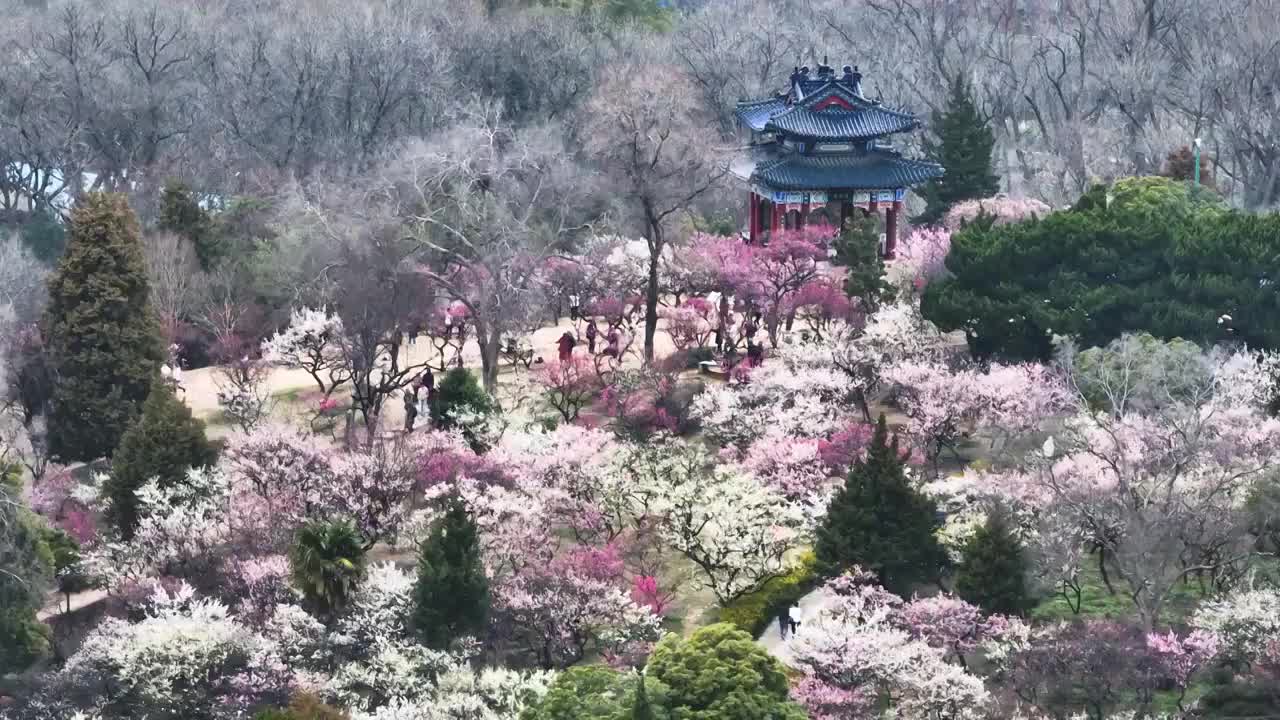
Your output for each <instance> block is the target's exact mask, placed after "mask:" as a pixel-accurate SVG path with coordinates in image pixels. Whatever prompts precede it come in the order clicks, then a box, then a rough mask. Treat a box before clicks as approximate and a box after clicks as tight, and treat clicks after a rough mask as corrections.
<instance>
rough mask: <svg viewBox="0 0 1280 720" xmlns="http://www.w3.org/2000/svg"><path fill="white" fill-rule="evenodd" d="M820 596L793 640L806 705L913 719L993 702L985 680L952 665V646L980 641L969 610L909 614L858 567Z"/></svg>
mask: <svg viewBox="0 0 1280 720" xmlns="http://www.w3.org/2000/svg"><path fill="white" fill-rule="evenodd" d="M819 592H820V593H821V595H820V603H819V606H818V610H817V611H816V613H810V614H809V615H808V617H806V619H805V622H804V623H802V624H801V626H800V628H799V630H798V631H797V632H795V633H794V634H793V635H792V637H791V639H790V640H789V641H788V649H789V650H790V652H791V653H792V656H793V657H794V658H795V661H796V664H797V665H798V666H799V668H800V669H801V670H802V671H803V672H804V673H805V678H806V681H807V682H808V685H807V686H805V688H804V689H803V690H802V691H801V692H800V697H801V699H806V698H807V699H808V702H809V703H812V704H813V706H815V707H816V708H818V709H821V708H822V707H823V706H826V705H828V704H833V705H835V706H836V707H839V708H844V707H846V706H853V707H859V706H865V705H866V704H869V703H879V702H886V703H888V704H889V705H891V706H893V707H894V708H896V709H897V711H898V712H899V713H900V714H901V715H903V716H907V717H977V716H980V715H979V714H980V713H981V711H982V709H983V707H984V706H985V705H987V703H988V702H989V700H990V697H989V695H988V693H987V690H986V689H985V688H984V687H983V683H982V680H981V679H980V678H978V677H977V676H974V675H971V674H969V673H968V672H967V671H966V670H965V669H964V668H962V667H959V666H957V665H953V664H951V663H948V662H946V660H945V655H946V653H947V652H948V649H947V648H946V647H944V646H945V645H946V641H947V640H958V638H959V637H961V636H965V637H968V636H969V635H970V634H972V635H973V636H974V637H975V639H976V638H977V637H978V636H979V632H972V633H971V631H972V626H973V624H972V623H971V622H970V620H972V618H973V617H974V614H973V613H970V612H968V610H967V608H963V607H957V608H948V609H946V610H945V611H943V609H942V606H941V604H938V603H934V604H931V605H928V606H921V607H920V608H918V610H916V611H912V612H908V613H907V614H906V615H903V614H902V613H903V612H904V610H905V609H904V607H903V603H902V600H901V599H900V598H898V597H897V596H895V595H893V594H892V593H889V592H887V591H885V590H884V589H883V588H880V587H879V586H878V585H876V584H875V582H874V578H873V577H872V576H870V575H868V574H866V573H862V572H861V571H858V570H856V569H855V570H854V572H853V573H851V574H848V575H844V576H841V577H838V578H836V579H834V580H832V581H831V582H829V583H828V584H827V585H825V586H823V588H822V589H821V590H820V591H819ZM916 602H921V601H916ZM956 610H958V612H956ZM935 620H942V621H943V622H942V625H941V627H938V628H934V627H933V625H932V623H933V622H934V621H935ZM997 625H999V627H1001V628H1005V627H1007V626H1005V625H1003V624H997ZM907 627H911V628H913V630H908V629H906V628H907ZM993 627H995V625H993ZM944 638H945V639H944ZM928 640H933V641H935V642H937V643H938V645H939V647H933V646H931V645H930V644H929V642H928ZM837 717H839V716H837Z"/></svg>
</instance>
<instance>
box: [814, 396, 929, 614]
mask: <svg viewBox="0 0 1280 720" xmlns="http://www.w3.org/2000/svg"><path fill="white" fill-rule="evenodd" d="M937 529H938V515H937V506H936V505H935V504H934V502H933V501H932V500H930V499H929V498H927V497H925V496H924V495H922V494H921V493H919V492H917V491H916V490H915V488H913V487H911V484H910V482H909V481H908V479H907V476H906V473H905V472H904V463H903V460H902V455H901V453H900V452H899V450H898V440H897V438H896V437H895V438H894V439H893V441H892V442H890V440H889V430H888V426H887V424H886V423H885V419H884V415H883V414H882V415H881V416H880V420H879V422H878V423H877V424H876V432H875V436H874V437H873V438H872V442H871V447H870V448H868V450H867V456H866V458H865V459H863V460H859V461H858V462H857V463H855V464H854V466H853V468H852V469H851V470H850V471H849V478H848V480H847V481H846V482H845V485H844V487H842V488H840V490H839V491H837V492H836V495H835V497H834V498H833V499H832V500H831V506H830V507H829V508H828V510H827V517H826V518H825V519H824V520H823V523H822V525H821V526H820V527H819V528H818V532H817V543H816V544H815V546H814V553H815V554H816V556H817V560H818V569H819V570H820V571H821V572H822V573H824V574H826V575H828V576H831V575H838V574H840V573H842V572H844V571H845V570H847V569H848V568H849V567H850V566H852V565H859V566H861V567H862V568H863V569H865V570H870V571H873V572H875V573H876V574H878V575H879V576H880V581H881V583H882V584H883V585H884V586H885V588H886V589H888V590H890V591H892V592H895V593H898V594H899V595H905V594H907V593H909V592H910V591H911V589H912V586H913V585H914V584H917V583H921V582H931V581H934V580H936V579H937V578H938V575H939V574H940V571H941V570H942V568H943V567H945V566H946V564H947V555H946V552H945V551H944V550H943V549H942V546H941V545H939V544H938V540H937V538H936V537H935V536H934V532H936V531H937Z"/></svg>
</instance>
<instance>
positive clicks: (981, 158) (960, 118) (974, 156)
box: [913, 78, 1000, 224]
mask: <svg viewBox="0 0 1280 720" xmlns="http://www.w3.org/2000/svg"><path fill="white" fill-rule="evenodd" d="M930 130H931V131H932V137H928V136H926V137H925V138H924V149H925V154H926V155H927V156H928V157H929V159H931V160H933V161H934V162H937V163H939V164H940V165H942V168H943V169H944V170H946V174H944V175H943V176H942V177H940V178H935V179H933V180H930V181H929V183H928V184H926V185H925V187H924V189H923V192H922V194H923V195H924V199H925V203H926V205H925V210H924V212H923V213H921V214H920V215H919V216H918V217H916V218H914V219H913V222H915V223H920V224H932V223H937V222H939V221H941V220H942V216H943V215H946V214H947V210H950V209H951V206H952V205H955V204H956V203H958V202H961V201H962V200H973V199H979V198H985V197H991V196H992V195H995V194H996V193H997V192H999V191H1000V176H999V175H996V174H995V168H994V164H993V162H992V152H993V150H994V149H995V144H996V137H995V134H994V133H992V132H991V126H990V125H989V124H988V123H987V119H986V118H984V117H983V116H982V114H981V113H980V112H979V111H978V107H977V105H976V104H975V103H974V101H973V93H972V92H971V90H970V88H969V86H968V84H967V83H965V82H964V80H962V79H960V78H957V79H956V80H955V81H954V82H952V83H951V95H950V96H949V97H948V98H947V107H946V109H945V110H943V111H941V112H938V111H934V113H933V122H932V127H931V128H930Z"/></svg>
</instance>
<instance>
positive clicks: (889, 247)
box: [884, 200, 902, 260]
mask: <svg viewBox="0 0 1280 720" xmlns="http://www.w3.org/2000/svg"><path fill="white" fill-rule="evenodd" d="M901 210H902V201H901V200H894V201H893V205H892V206H891V207H890V208H889V209H888V210H887V211H885V218H884V256H885V258H887V259H889V260H892V259H893V254H894V252H895V251H896V250H897V249H898V213H899V212H900V211H901Z"/></svg>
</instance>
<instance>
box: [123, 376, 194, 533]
mask: <svg viewBox="0 0 1280 720" xmlns="http://www.w3.org/2000/svg"><path fill="white" fill-rule="evenodd" d="M217 458H218V452H217V449H216V448H215V447H214V446H213V445H212V444H211V443H210V442H209V441H208V440H207V439H206V438H205V435H204V423H203V422H201V421H199V420H197V419H195V418H194V417H192V416H191V409H190V408H188V407H187V406H186V403H183V402H182V401H181V400H179V399H178V398H177V396H175V395H174V393H173V390H172V389H170V388H169V386H168V385H166V384H165V383H164V382H162V381H160V380H156V382H155V384H154V385H153V386H152V388H151V394H150V395H148V396H147V401H146V403H144V404H143V406H142V417H140V418H139V419H138V421H137V422H135V423H134V424H133V425H132V426H130V428H129V430H128V431H127V432H125V434H124V437H123V438H121V440H120V449H119V450H117V451H116V454H115V457H114V458H113V459H112V461H111V477H110V478H109V479H108V480H107V482H106V484H105V486H104V490H105V491H106V494H107V496H108V497H109V498H111V506H110V511H109V516H110V518H111V521H112V522H113V523H114V524H115V526H116V528H117V529H118V530H119V531H120V535H121V537H123V538H125V539H128V538H131V537H133V531H134V529H135V528H137V526H138V520H139V517H138V498H137V496H136V494H135V493H136V492H137V490H138V488H140V487H142V485H143V484H144V483H146V482H147V481H148V480H150V479H151V478H159V482H160V485H161V486H162V487H167V486H172V485H174V484H176V483H180V482H183V481H184V480H185V478H186V475H187V471H188V470H189V469H191V468H193V467H204V466H206V465H212V464H213V463H214V462H215V461H216V460H217Z"/></svg>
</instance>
